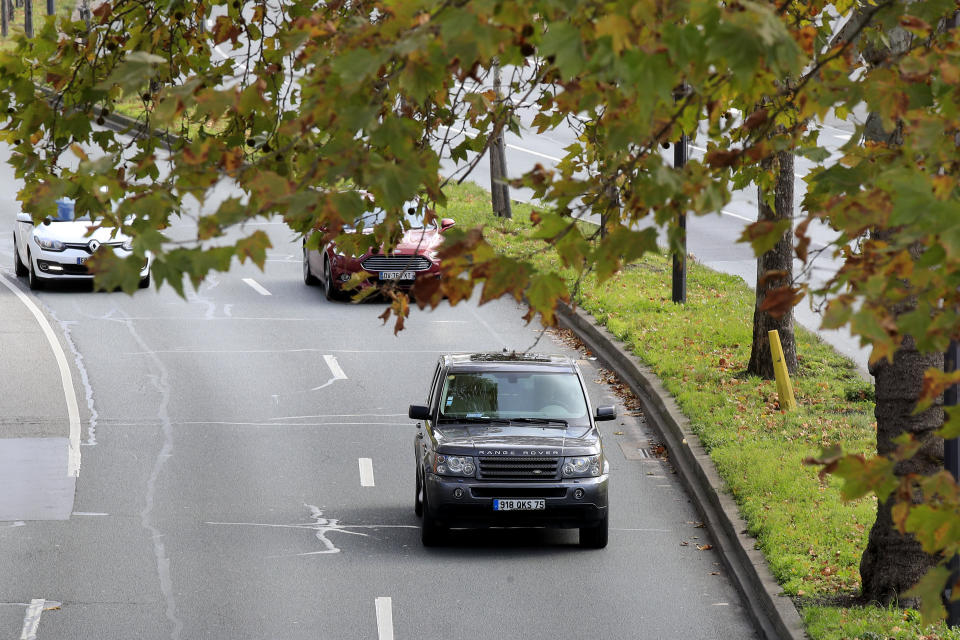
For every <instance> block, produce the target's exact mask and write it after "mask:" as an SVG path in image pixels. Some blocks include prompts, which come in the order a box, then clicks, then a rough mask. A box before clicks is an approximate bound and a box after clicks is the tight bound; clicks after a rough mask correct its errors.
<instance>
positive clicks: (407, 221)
mask: <svg viewBox="0 0 960 640" xmlns="http://www.w3.org/2000/svg"><path fill="white" fill-rule="evenodd" d="M403 210H404V216H403V226H404V227H405V228H407V229H423V228H424V226H426V225H424V224H423V213H425V212H421V211H420V209H419V208H418V207H417V203H415V202H408V203H407V204H405V205H403ZM386 218H387V212H386V211H384V210H383V209H374V210H373V211H368V212H366V213H365V214H363V217H362V218H361V220H362V221H363V226H364V227H365V228H366V227H373V226H376V225H378V224H380V223H381V222H383V221H384V220H386ZM430 226H436V221H434V222H432V223H431V225H430ZM347 228H353V227H351V226H347Z"/></svg>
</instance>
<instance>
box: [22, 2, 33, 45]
mask: <svg viewBox="0 0 960 640" xmlns="http://www.w3.org/2000/svg"><path fill="white" fill-rule="evenodd" d="M23 30H24V32H25V33H26V34H27V37H28V38H32V37H33V0H24V5H23Z"/></svg>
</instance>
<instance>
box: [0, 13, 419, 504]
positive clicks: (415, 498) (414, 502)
mask: <svg viewBox="0 0 960 640" xmlns="http://www.w3.org/2000/svg"><path fill="white" fill-rule="evenodd" d="M0 1H2V0H0ZM413 512H414V513H415V514H416V515H417V517H418V518H419V517H421V516H422V515H423V484H422V483H421V482H420V470H419V469H418V470H417V491H416V493H414V494H413Z"/></svg>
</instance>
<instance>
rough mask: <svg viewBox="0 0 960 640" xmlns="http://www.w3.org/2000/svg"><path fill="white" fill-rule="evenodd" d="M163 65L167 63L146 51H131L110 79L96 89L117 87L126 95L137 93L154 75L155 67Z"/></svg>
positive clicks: (99, 84)
mask: <svg viewBox="0 0 960 640" xmlns="http://www.w3.org/2000/svg"><path fill="white" fill-rule="evenodd" d="M163 64H167V61H166V60H165V59H163V58H161V57H160V56H158V55H154V54H152V53H149V52H147V51H131V52H130V53H128V54H127V55H126V56H124V59H123V61H122V62H121V63H120V64H118V65H117V67H116V68H115V69H114V71H113V73H112V74H110V77H108V78H107V79H106V80H104V81H102V82H100V83H98V84H97V88H99V89H109V88H111V87H113V86H114V85H119V86H120V88H122V89H123V90H124V92H126V93H129V92H133V91H138V90H139V89H140V88H141V87H143V86H145V85H146V83H147V82H149V81H150V79H151V78H152V77H154V76H155V75H156V71H157V66H158V65H163Z"/></svg>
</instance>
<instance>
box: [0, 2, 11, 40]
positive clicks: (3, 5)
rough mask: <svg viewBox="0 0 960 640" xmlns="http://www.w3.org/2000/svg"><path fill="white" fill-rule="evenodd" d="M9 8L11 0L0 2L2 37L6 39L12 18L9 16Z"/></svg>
mask: <svg viewBox="0 0 960 640" xmlns="http://www.w3.org/2000/svg"><path fill="white" fill-rule="evenodd" d="M9 6H10V4H9V0H0V35H2V36H3V37H4V38H6V37H7V24H8V23H9V22H10V16H9V15H8V14H7V8H8V7H9Z"/></svg>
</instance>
